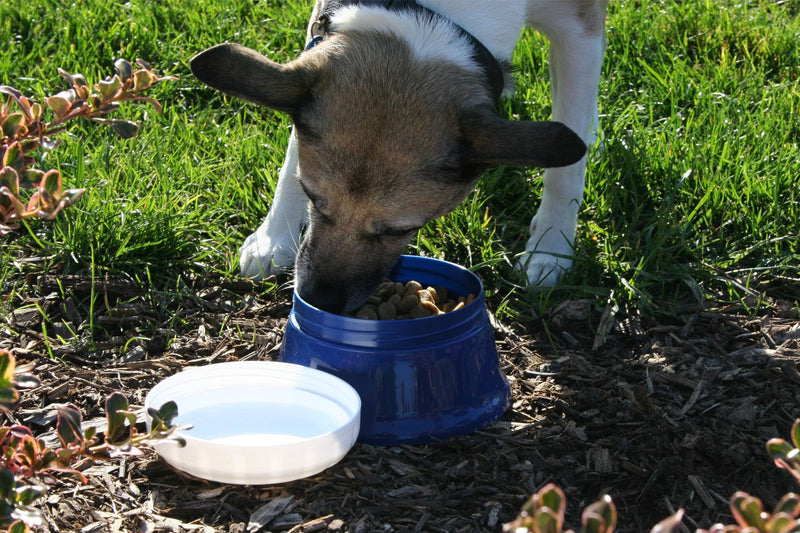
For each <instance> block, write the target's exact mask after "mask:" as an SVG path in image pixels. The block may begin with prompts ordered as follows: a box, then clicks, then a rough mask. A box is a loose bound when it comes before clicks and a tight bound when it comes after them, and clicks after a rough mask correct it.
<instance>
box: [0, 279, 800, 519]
mask: <svg viewBox="0 0 800 533" xmlns="http://www.w3.org/2000/svg"><path fill="white" fill-rule="evenodd" d="M190 285H193V286H191V287H190ZM184 287H185V290H183V291H181V294H177V293H175V292H169V293H167V292H165V293H163V297H161V295H160V294H159V293H157V292H154V291H148V293H147V296H144V294H143V292H142V291H141V289H140V287H138V286H137V285H136V284H135V283H132V282H129V281H126V280H120V279H116V280H102V279H99V280H96V282H95V284H94V289H93V288H92V283H91V280H89V279H88V278H82V277H58V278H56V277H52V276H37V277H31V278H30V279H29V280H28V284H27V286H26V288H24V289H15V290H14V291H12V292H11V293H10V294H4V295H3V309H5V310H6V316H5V317H4V320H3V323H2V326H0V347H5V348H9V349H11V350H12V351H13V353H15V355H16V356H17V358H18V360H19V361H20V362H22V363H24V362H27V361H34V362H35V363H36V370H35V372H34V373H35V374H36V375H37V376H39V377H40V378H41V379H42V382H43V384H42V386H41V387H40V388H39V389H36V390H32V391H26V392H25V393H24V399H23V402H22V404H21V405H20V407H19V408H18V409H17V410H16V411H15V412H14V414H13V419H12V420H11V421H12V422H22V423H25V424H27V425H29V426H30V427H32V428H33V429H34V430H35V432H36V433H37V434H38V435H42V437H43V438H45V439H52V437H53V423H54V409H55V407H57V406H58V405H59V404H63V403H68V402H71V403H74V404H75V405H77V406H78V407H80V408H81V410H82V412H83V413H84V418H85V421H86V422H87V423H98V421H99V422H100V423H102V421H103V416H104V413H103V411H102V406H103V402H104V399H105V397H106V395H107V394H108V393H110V392H112V391H114V390H119V391H122V392H123V393H124V394H126V395H127V396H128V398H129V399H130V401H131V403H132V404H133V405H135V406H137V407H140V406H141V405H142V403H143V401H144V397H145V395H146V393H147V392H148V391H149V390H150V388H151V387H152V386H153V385H154V384H156V383H157V382H158V381H160V380H162V379H164V378H165V377H167V376H170V375H172V374H174V373H176V372H178V371H180V370H181V369H182V368H186V367H188V366H196V365H205V364H209V363H212V362H222V361H233V360H245V359H251V360H252V359H255V360H269V359H275V358H276V357H277V354H278V350H279V347H280V343H281V339H282V332H283V328H284V324H285V321H286V317H287V315H288V312H289V298H288V293H287V292H286V291H283V292H281V293H280V294H279V295H277V296H274V295H273V296H265V295H264V294H263V293H259V292H258V288H257V287H256V286H254V285H252V284H250V283H249V282H233V283H224V284H221V285H201V284H200V282H199V281H194V282H187V284H186V285H185V286H184ZM92 290H94V291H95V293H96V294H98V295H99V297H98V298H97V299H96V301H95V302H94V305H93V306H90V305H89V295H90V293H91V291H92ZM772 304H773V305H771V306H765V307H764V309H765V311H763V312H762V313H760V314H759V315H758V316H746V315H744V314H742V313H740V312H738V310H736V309H727V310H726V309H722V310H714V311H711V310H698V309H689V308H687V309H684V310H677V312H675V313H673V314H674V316H675V318H670V319H665V318H664V317H663V316H660V315H659V317H658V318H654V317H645V316H641V315H640V314H639V313H637V312H636V311H635V310H628V311H625V312H613V311H614V310H613V309H611V308H609V309H605V310H603V309H602V308H600V309H597V308H596V307H597V306H596V305H594V304H593V303H592V302H586V301H572V302H566V303H565V304H562V305H560V306H558V307H557V308H555V309H553V310H552V311H551V313H550V315H549V316H547V317H543V318H542V319H540V320H537V321H534V322H532V323H527V324H520V323H513V324H501V323H497V322H495V324H494V326H495V330H496V339H497V346H498V350H499V352H500V358H501V364H502V367H503V369H504V371H505V372H506V373H507V375H508V377H509V380H510V382H511V386H512V391H513V397H514V400H513V406H512V407H511V409H509V411H508V412H507V413H506V414H505V416H504V417H503V418H502V419H501V420H500V421H499V422H498V423H496V424H494V425H493V426H491V427H488V428H486V429H484V430H482V431H479V432H477V433H475V434H472V435H468V436H465V437H460V438H454V439H451V440H447V441H445V442H441V443H436V444H430V445H425V446H400V447H377V446H370V445H363V444H357V445H356V446H355V447H354V448H353V450H352V451H351V452H350V453H349V454H348V455H347V457H345V459H344V460H342V461H341V462H340V463H339V464H337V465H335V466H334V467H332V468H330V469H328V470H326V471H325V472H323V473H321V474H319V475H317V476H314V477H312V478H309V479H303V480H300V481H296V482H292V483H286V484H282V485H275V486H252V487H251V486H246V487H242V486H232V485H223V484H218V483H211V482H206V481H202V480H198V479H194V478H191V477H189V476H186V475H184V474H182V473H180V472H177V471H175V470H173V469H172V468H170V467H169V466H168V465H166V464H165V463H164V462H163V461H161V460H160V459H159V458H158V456H157V455H155V453H154V452H153V451H152V450H149V449H145V453H144V455H143V456H140V457H127V458H123V459H114V460H113V461H111V462H105V463H104V462H99V463H96V464H84V465H82V466H81V468H82V469H83V470H84V473H85V474H86V475H87V476H88V478H89V482H88V483H87V484H82V483H81V482H80V481H79V480H78V479H76V478H75V477H74V476H69V475H63V476H58V481H57V482H56V483H55V484H53V485H51V486H50V487H49V489H48V491H47V493H46V494H45V496H44V497H42V498H41V499H40V500H39V501H38V505H37V506H38V508H39V509H40V510H41V512H42V514H43V516H44V524H43V526H42V527H41V530H42V531H83V532H101V531H102V532H106V531H111V532H113V531H126V532H127V531H141V532H149V531H176V532H182V531H228V532H259V531H293V532H300V531H304V532H310V531H342V532H345V531H350V532H371V531H432V532H438V531H441V532H456V531H470V532H471V531H500V530H501V528H502V524H503V523H505V522H508V521H510V520H512V519H513V518H514V517H515V516H516V514H517V512H518V510H519V508H520V506H521V505H522V504H523V503H524V502H525V500H526V499H527V498H528V496H529V495H530V494H531V493H532V492H534V491H536V490H537V489H538V488H541V487H542V486H543V485H544V484H546V483H549V482H555V483H557V484H558V485H559V486H560V487H561V488H562V489H564V491H565V492H566V494H567V497H568V499H569V507H568V525H569V526H571V527H576V526H579V520H580V511H581V509H583V508H584V507H585V506H587V505H588V504H590V503H592V502H593V501H595V500H597V499H598V498H599V497H600V496H601V495H603V494H609V495H611V496H612V498H613V500H614V502H615V504H616V506H617V508H618V511H619V522H620V525H619V527H618V529H617V531H619V532H645V531H649V529H650V527H652V526H653V525H654V524H655V523H656V522H658V521H659V520H660V519H662V518H665V517H666V516H667V515H669V514H670V513H672V512H674V511H675V510H676V509H678V508H684V509H685V510H686V515H687V516H686V518H685V519H684V524H685V526H686V527H685V528H684V531H694V530H695V528H697V527H705V528H708V527H709V526H711V525H712V524H713V523H715V522H718V521H722V522H726V523H730V521H731V519H730V515H729V512H728V505H727V502H728V499H729V497H730V496H731V495H732V494H733V493H734V492H735V491H736V490H745V491H747V492H749V493H750V494H752V495H755V496H758V497H759V498H761V499H762V500H764V502H765V504H766V505H767V506H768V507H769V506H770V505H773V504H774V503H775V502H776V501H777V499H778V498H779V497H780V496H781V495H782V494H784V493H785V492H787V491H789V490H797V487H796V486H795V485H794V484H793V482H792V480H791V478H790V476H789V475H788V474H787V473H786V472H785V471H782V470H780V469H778V468H776V467H775V466H774V465H773V464H772V462H771V460H770V459H769V458H768V456H767V455H766V453H765V448H764V443H765V442H766V441H767V439H769V438H771V437H782V438H788V433H789V429H790V427H791V424H792V422H793V421H794V420H795V419H796V418H798V417H800V320H798V311H797V306H796V305H794V306H793V305H790V304H787V303H781V302H777V301H773V302H772ZM90 311H91V312H93V314H92V316H91V320H90V317H89V313H90ZM674 311H675V310H674ZM44 316H46V317H47V320H46V321H45V320H44V319H43V317H44ZM90 325H92V326H93V329H92V328H90Z"/></svg>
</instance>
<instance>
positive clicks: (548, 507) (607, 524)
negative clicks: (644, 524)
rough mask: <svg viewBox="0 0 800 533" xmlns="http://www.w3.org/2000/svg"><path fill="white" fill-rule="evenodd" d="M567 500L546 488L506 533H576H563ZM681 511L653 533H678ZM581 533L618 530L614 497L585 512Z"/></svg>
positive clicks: (505, 528)
mask: <svg viewBox="0 0 800 533" xmlns="http://www.w3.org/2000/svg"><path fill="white" fill-rule="evenodd" d="M566 508H567V499H566V496H565V495H564V491H562V490H561V489H560V488H558V486H556V485H555V484H553V483H550V484H548V485H545V486H544V487H542V488H541V489H540V490H539V491H538V492H536V493H535V494H534V495H533V496H531V497H530V498H529V499H528V501H527V502H526V503H525V505H523V507H522V510H521V511H520V514H519V516H518V517H517V518H516V519H515V520H514V521H512V522H509V523H507V524H505V525H504V526H503V531H504V532H506V533H574V531H573V530H571V529H570V530H567V531H563V530H562V528H563V527H564V513H565V511H566ZM682 516H683V512H682V511H678V512H677V513H675V514H674V515H673V516H670V517H669V518H667V519H666V520H663V521H661V522H659V523H658V524H656V525H655V526H654V527H653V529H652V530H651V533H677V531H678V530H679V529H680V524H681V517H682ZM581 524H582V527H581V533H613V531H614V529H615V528H616V527H617V508H616V507H615V506H614V502H613V501H612V499H611V496H608V495H604V496H603V497H602V498H600V499H599V500H597V501H596V502H594V503H593V504H591V505H589V506H588V507H587V508H586V509H584V511H583V514H582V516H581Z"/></svg>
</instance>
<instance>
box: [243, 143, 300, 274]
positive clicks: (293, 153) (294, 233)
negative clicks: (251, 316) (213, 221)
mask: <svg viewBox="0 0 800 533" xmlns="http://www.w3.org/2000/svg"><path fill="white" fill-rule="evenodd" d="M297 172H298V165H297V139H296V137H295V132H294V130H292V134H291V136H290V137H289V145H288V147H287V149H286V159H285V161H284V163H283V167H282V168H281V171H280V174H279V176H278V185H277V186H276V187H275V197H274V198H273V201H272V207H271V208H270V210H269V213H268V214H267V216H266V218H265V219H264V222H262V224H261V226H259V228H258V229H257V230H256V231H255V233H253V234H252V235H250V236H249V237H247V239H245V241H244V244H242V247H241V248H240V249H239V267H240V268H241V271H242V275H244V276H248V277H251V278H254V279H263V278H266V277H268V276H270V275H272V274H277V273H278V272H281V271H284V270H287V269H289V268H291V267H292V265H294V259H295V256H296V255H297V248H298V247H299V246H300V233H301V232H302V230H303V226H304V225H305V221H306V216H307V213H308V211H307V205H308V197H307V196H306V194H305V193H304V192H303V189H302V188H301V187H300V182H299V181H298V180H297Z"/></svg>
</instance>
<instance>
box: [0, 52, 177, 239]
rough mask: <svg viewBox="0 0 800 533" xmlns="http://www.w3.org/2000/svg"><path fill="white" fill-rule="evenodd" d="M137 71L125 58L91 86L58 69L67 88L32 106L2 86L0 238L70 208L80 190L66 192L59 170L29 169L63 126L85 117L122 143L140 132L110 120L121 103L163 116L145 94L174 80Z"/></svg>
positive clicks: (127, 123) (143, 69)
mask: <svg viewBox="0 0 800 533" xmlns="http://www.w3.org/2000/svg"><path fill="white" fill-rule="evenodd" d="M136 63H137V65H138V67H139V68H137V69H135V68H134V66H133V65H132V64H131V63H130V62H128V61H127V60H125V59H118V60H117V61H116V62H115V63H114V67H115V68H116V71H117V73H116V74H114V75H113V76H110V77H108V78H106V79H105V80H103V81H100V82H98V83H96V84H95V85H94V86H93V87H90V86H89V84H88V83H87V81H86V78H84V77H83V75H81V74H70V73H68V72H66V71H64V70H61V69H59V70H58V72H59V74H61V76H62V77H63V78H64V79H65V80H66V81H67V84H68V85H69V87H68V88H67V89H65V90H63V91H61V92H59V93H57V94H54V95H52V96H49V97H47V98H45V99H44V106H43V105H42V104H40V103H37V102H34V101H33V100H31V99H30V98H28V97H27V96H25V95H24V94H22V93H21V92H20V91H18V90H17V89H15V88H14V87H10V86H8V85H0V94H3V95H5V97H6V98H5V99H4V100H3V101H2V102H1V104H2V105H0V134H1V135H2V136H1V137H0V236H2V235H5V234H7V233H9V232H11V231H13V230H15V229H17V228H18V227H19V222H20V221H21V220H24V219H28V218H39V219H46V220H49V219H52V218H54V217H55V216H56V215H57V214H58V213H59V212H60V211H61V210H62V209H64V208H65V207H69V206H71V205H74V204H75V203H76V202H77V201H78V200H80V198H81V196H83V193H84V189H64V188H63V184H62V179H61V173H60V172H59V171H58V170H55V169H54V170H48V171H43V170H39V169H36V168H33V165H34V163H35V161H34V159H33V157H32V155H31V154H32V153H33V152H34V150H36V149H38V148H42V149H45V150H52V149H53V148H56V147H57V146H58V145H59V144H61V142H62V141H61V140H59V139H57V138H56V135H58V134H59V133H61V132H63V131H64V129H65V126H66V123H67V122H69V121H70V120H73V119H76V118H85V119H88V120H91V121H94V122H98V123H101V124H105V125H106V126H108V127H110V128H111V129H112V130H113V131H114V132H115V133H116V134H117V135H119V136H121V137H122V138H124V139H130V138H132V137H135V136H136V135H137V134H138V133H139V128H138V126H137V125H136V123H134V122H131V121H127V120H120V119H113V118H108V115H110V114H111V113H113V112H114V111H116V110H117V109H119V107H120V103H121V102H126V101H142V102H147V103H149V104H151V105H152V106H153V107H154V108H155V110H156V112H158V113H161V105H160V104H159V103H158V101H157V100H155V99H154V98H151V97H149V96H145V95H144V94H143V92H144V91H146V90H147V89H149V88H151V87H152V86H153V85H154V84H156V83H158V82H160V81H162V80H167V79H174V78H172V77H159V76H158V75H157V74H156V73H155V72H154V71H153V69H152V68H151V67H150V65H148V64H147V63H146V62H144V61H142V60H141V59H137V60H136Z"/></svg>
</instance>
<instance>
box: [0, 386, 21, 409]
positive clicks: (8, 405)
mask: <svg viewBox="0 0 800 533" xmlns="http://www.w3.org/2000/svg"><path fill="white" fill-rule="evenodd" d="M18 403H19V391H18V390H17V389H15V388H14V387H5V386H1V385H0V409H6V410H7V411H10V410H12V409H14V408H15V407H16V406H17V404H18Z"/></svg>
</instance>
